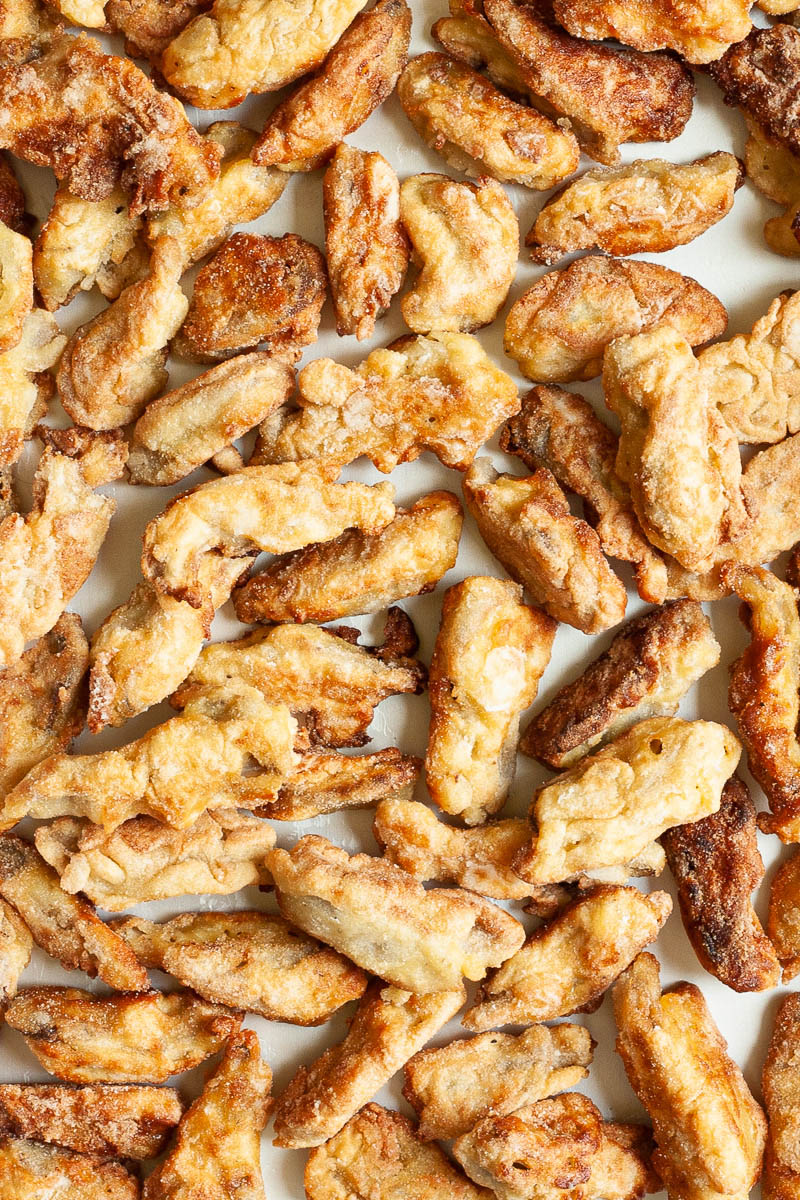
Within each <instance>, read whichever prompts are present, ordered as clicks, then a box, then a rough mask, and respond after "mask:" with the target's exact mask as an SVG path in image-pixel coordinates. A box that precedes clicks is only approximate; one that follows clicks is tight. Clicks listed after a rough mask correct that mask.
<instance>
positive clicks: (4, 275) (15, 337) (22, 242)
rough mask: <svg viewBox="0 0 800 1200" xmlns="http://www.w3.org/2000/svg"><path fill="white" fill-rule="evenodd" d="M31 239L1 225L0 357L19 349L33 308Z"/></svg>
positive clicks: (1, 223) (0, 222)
mask: <svg viewBox="0 0 800 1200" xmlns="http://www.w3.org/2000/svg"><path fill="white" fill-rule="evenodd" d="M32 258H33V247H32V246H31V242H30V238H27V237H25V235H24V234H22V233H15V232H14V230H13V229H10V228H9V227H8V225H5V224H4V223H3V222H2V221H0V354H2V353H4V352H5V351H6V350H10V349H11V348H12V347H13V346H16V344H17V342H18V341H19V340H20V338H21V337H22V327H23V325H24V323H25V320H26V318H27V316H28V314H29V313H30V311H31V309H32V308H33V265H32Z"/></svg>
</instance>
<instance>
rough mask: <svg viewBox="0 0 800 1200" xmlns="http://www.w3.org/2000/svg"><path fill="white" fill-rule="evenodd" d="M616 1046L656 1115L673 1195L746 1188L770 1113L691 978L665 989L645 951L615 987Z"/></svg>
mask: <svg viewBox="0 0 800 1200" xmlns="http://www.w3.org/2000/svg"><path fill="white" fill-rule="evenodd" d="M613 997H614V1016H615V1017H616V1021H617V1027H618V1029H619V1036H618V1037H617V1052H618V1053H619V1055H620V1057H621V1058H622V1061H623V1063H624V1065H625V1071H626V1074H627V1076H628V1079H629V1081H630V1084H631V1087H632V1088H633V1090H634V1091H635V1092H636V1094H637V1096H638V1097H639V1099H640V1100H641V1102H642V1104H643V1105H644V1107H645V1108H646V1109H647V1111H648V1113H649V1114H650V1119H651V1121H652V1122H653V1134H654V1137H655V1141H656V1151H655V1154H654V1155H653V1166H654V1167H655V1169H656V1171H657V1173H658V1174H659V1176H660V1177H661V1179H662V1180H663V1181H664V1184H665V1186H666V1188H667V1191H668V1194H669V1195H670V1196H674V1197H677V1196H699V1195H704V1196H708V1197H713V1196H715V1195H728V1196H742V1195H747V1193H748V1192H749V1191H750V1189H751V1187H753V1185H754V1184H755V1183H756V1182H757V1180H758V1177H759V1174H760V1172H761V1158H762V1155H763V1153H764V1140H765V1135H766V1121H765V1120H764V1114H763V1112H762V1111H761V1109H760V1108H759V1106H758V1105H757V1104H756V1102H755V1100H754V1099H753V1097H752V1096H751V1094H750V1092H749V1091H748V1088H747V1084H746V1083H745V1081H744V1078H743V1076H742V1073H741V1071H740V1070H739V1068H738V1066H737V1065H736V1063H735V1062H734V1061H733V1060H732V1059H731V1058H730V1056H729V1055H728V1048H727V1045H726V1043H725V1040H724V1039H723V1037H722V1035H721V1033H720V1032H719V1030H718V1029H717V1026H716V1025H715V1024H714V1019H713V1017H712V1016H711V1013H710V1012H709V1009H708V1006H707V1004H706V1002H705V1000H704V999H703V995H702V992H701V991H700V990H699V988H696V987H695V986H694V984H691V983H679V984H678V985H677V986H676V987H675V988H674V989H673V990H672V991H670V992H665V993H663V994H662V993H661V990H660V984H659V977H658V962H657V961H656V959H655V958H653V956H652V954H640V955H639V957H638V958H637V959H636V961H635V962H634V963H633V964H632V966H630V967H629V968H628V970H627V971H626V972H625V973H624V975H623V976H622V978H621V979H620V980H619V981H618V982H617V984H616V985H615V986H614V991H613Z"/></svg>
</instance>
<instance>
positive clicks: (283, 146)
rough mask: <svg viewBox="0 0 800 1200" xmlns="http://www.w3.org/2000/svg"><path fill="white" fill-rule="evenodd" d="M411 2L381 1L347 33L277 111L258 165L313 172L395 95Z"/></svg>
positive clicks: (256, 156) (258, 151) (259, 145)
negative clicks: (313, 73) (316, 69)
mask: <svg viewBox="0 0 800 1200" xmlns="http://www.w3.org/2000/svg"><path fill="white" fill-rule="evenodd" d="M410 36H411V10H410V8H409V7H408V5H407V4H406V0H377V3H376V4H375V5H373V7H372V8H371V9H369V11H368V12H362V13H360V14H359V16H357V17H356V19H355V20H354V21H353V23H352V25H351V26H350V27H349V29H347V30H345V32H344V33H343V34H342V36H341V38H340V39H339V41H338V42H337V43H336V45H335V46H334V48H333V49H332V50H331V52H330V54H329V55H328V57H327V58H326V59H325V62H324V63H323V64H322V66H321V67H320V69H319V70H318V71H317V73H316V74H315V75H313V76H312V77H311V78H310V79H308V80H306V81H305V82H304V83H301V84H300V86H299V87H298V88H297V89H296V90H295V91H294V92H292V94H291V95H290V96H289V97H288V98H287V99H286V100H284V101H283V103H282V104H279V105H278V107H277V108H274V109H273V110H272V112H271V113H270V115H269V117H268V118H267V123H266V125H265V126H264V131H263V133H262V134H261V135H260V137H259V139H258V141H257V142H256V145H255V147H254V148H253V161H254V162H256V163H258V164H259V165H260V166H267V165H272V164H275V165H277V166H279V167H281V168H282V169H283V170H285V171H313V170H314V168H315V167H321V166H322V165H323V164H324V163H325V162H327V161H328V159H329V158H330V156H331V155H332V154H333V152H334V150H335V149H336V146H337V145H338V143H339V142H341V141H342V139H343V138H345V137H346V136H347V134H348V133H353V132H354V131H355V130H356V129H358V128H359V127H360V126H361V125H363V124H364V122H365V121H366V119H367V117H368V116H369V115H370V114H371V113H373V112H374V111H375V109H376V108H378V106H379V105H381V104H383V102H384V100H385V99H386V97H387V96H388V95H390V93H391V92H393V91H394V87H395V84H396V83H397V80H398V77H399V75H400V72H401V71H402V70H403V68H404V67H405V65H406V62H407V61H408V43H409V38H410Z"/></svg>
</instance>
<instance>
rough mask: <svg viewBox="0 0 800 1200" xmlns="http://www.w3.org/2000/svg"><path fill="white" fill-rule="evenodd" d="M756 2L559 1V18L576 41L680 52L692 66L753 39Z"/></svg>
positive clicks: (725, 0) (556, 7) (557, 3)
mask: <svg viewBox="0 0 800 1200" xmlns="http://www.w3.org/2000/svg"><path fill="white" fill-rule="evenodd" d="M749 8H750V0H688V3H684V4H680V5H676V4H674V3H673V0H647V3H645V4H641V3H634V4H631V3H630V2H629V0H554V9H555V17H556V20H557V21H559V22H560V23H561V24H562V25H563V26H564V27H565V29H568V30H569V32H570V33H573V34H575V35H576V37H586V38H593V39H594V40H596V41H601V40H602V39H603V38H615V39H617V40H618V41H620V42H625V43H627V44H628V45H629V46H636V48H637V49H639V50H663V49H668V50H676V51H677V52H678V54H680V55H681V56H682V57H684V58H686V59H687V60H688V61H689V62H690V63H706V62H713V61H714V60H715V59H718V58H719V57H720V55H721V54H722V53H723V52H724V51H725V50H727V48H728V46H729V45H730V44H731V42H739V41H741V39H742V38H745V37H747V35H748V33H749V32H750V30H751V28H752V25H751V24H750V19H749V17H748V10H749Z"/></svg>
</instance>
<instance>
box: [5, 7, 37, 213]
mask: <svg viewBox="0 0 800 1200" xmlns="http://www.w3.org/2000/svg"><path fill="white" fill-rule="evenodd" d="M2 23H3V16H2V14H0V28H1V27H2ZM2 46H3V41H2V38H1V37H0V68H2ZM25 203H26V201H25V193H24V192H23V190H22V187H21V185H20V182H19V180H18V179H17V177H16V175H15V174H14V170H13V168H12V166H11V163H10V162H9V160H8V157H7V156H6V155H5V154H0V221H2V222H3V224H4V225H7V226H8V228H9V229H13V230H14V232H15V233H27V232H28V231H29V229H30V226H31V222H32V217H31V215H30V213H27V212H26V211H25Z"/></svg>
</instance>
